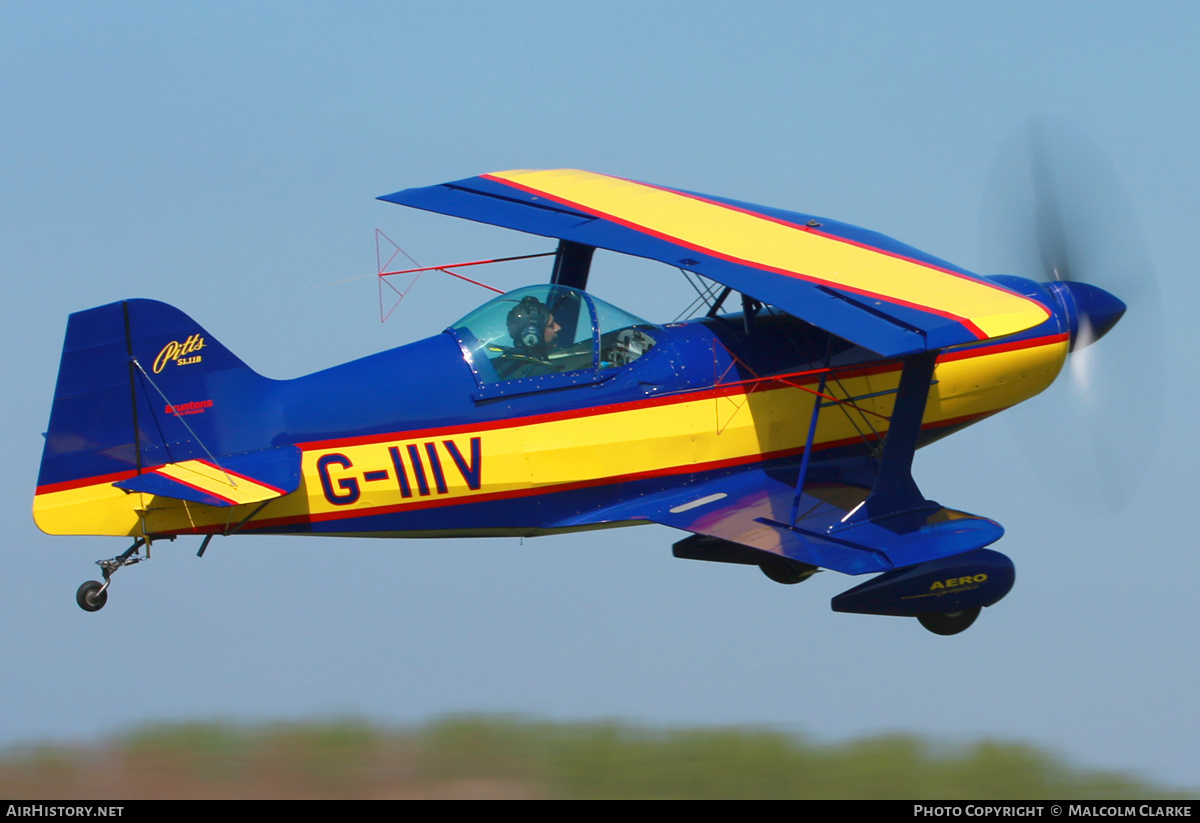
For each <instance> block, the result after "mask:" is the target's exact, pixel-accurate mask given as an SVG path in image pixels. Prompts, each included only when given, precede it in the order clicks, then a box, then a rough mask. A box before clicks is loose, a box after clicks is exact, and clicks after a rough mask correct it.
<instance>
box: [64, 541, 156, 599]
mask: <svg viewBox="0 0 1200 823" xmlns="http://www.w3.org/2000/svg"><path fill="white" fill-rule="evenodd" d="M146 545H148V544H147V543H146V538H144V537H139V538H136V539H135V540H134V541H133V545H132V546H130V547H129V548H128V549H126V550H125V552H124V554H119V555H117V556H116V557H112V558H109V559H108V560H97V561H96V565H97V566H99V567H100V571H101V573H102V574H103V575H104V582H103V583H101V582H100V581H99V580H89V581H87V582H86V583H84V584H83V585H82V586H80V587H79V590H78V591H76V592H75V602H76V603H78V604H79V608H81V609H83V610H84V611H85V612H98V611H100V610H101V609H103V608H104V604H105V603H107V602H108V584H109V583H111V582H112V576H113V575H114V574H115V573H116V571H117V569H119V568H121V567H122V566H132V565H134V564H135V563H141V562H142V561H143V560H149V559H150V550H149V548H147V549H146V556H145V557H142V556H141V555H140V554H138V553H137V551H138V549H140V548H141V547H142V546H146Z"/></svg>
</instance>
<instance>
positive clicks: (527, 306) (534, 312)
mask: <svg viewBox="0 0 1200 823" xmlns="http://www.w3.org/2000/svg"><path fill="white" fill-rule="evenodd" d="M549 322H550V309H549V308H547V307H546V305H545V304H544V303H542V301H540V300H538V299H537V298H536V297H534V296H533V295H531V294H529V295H526V296H525V297H522V298H521V302H520V303H518V304H517V305H516V306H515V307H514V308H513V310H512V311H510V312H509V313H508V333H509V334H510V335H511V336H512V339H513V342H514V343H515V344H516V345H517V346H519V347H521V348H526V349H532V348H534V347H535V346H538V345H540V344H541V343H542V342H543V334H544V333H545V329H546V325H547V324H548V323H549Z"/></svg>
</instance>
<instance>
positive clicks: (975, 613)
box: [917, 606, 979, 636]
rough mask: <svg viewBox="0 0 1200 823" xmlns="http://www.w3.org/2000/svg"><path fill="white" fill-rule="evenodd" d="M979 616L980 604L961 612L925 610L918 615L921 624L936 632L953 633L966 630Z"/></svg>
mask: <svg viewBox="0 0 1200 823" xmlns="http://www.w3.org/2000/svg"><path fill="white" fill-rule="evenodd" d="M976 617H979V606H974V607H972V608H969V609H963V610H962V611H960V612H945V613H943V612H925V613H923V614H918V615H917V620H920V621H921V625H922V626H924V627H925V628H926V629H928V630H929V631H931V632H933V633H934V634H940V635H947V636H948V635H952V634H958V633H959V632H965V631H966V630H967V629H969V628H970V627H971V624H972V623H974V622H975V618H976Z"/></svg>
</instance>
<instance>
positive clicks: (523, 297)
mask: <svg viewBox="0 0 1200 823" xmlns="http://www.w3.org/2000/svg"><path fill="white" fill-rule="evenodd" d="M656 330H657V326H654V325H653V324H651V323H647V322H646V321H645V320H642V319H641V318H640V317H635V316H634V315H632V314H629V313H628V312H625V311H622V310H621V309H618V308H617V307H616V306H613V305H610V304H608V303H605V302H604V301H603V300H599V299H597V298H595V297H593V296H592V295H590V294H588V293H586V292H583V291H580V290H579V289H572V288H568V287H566V286H555V285H549V284H547V285H541V286H526V287H525V288H522V289H516V290H515V291H510V292H508V293H507V294H504V295H501V296H500V297H497V298H496V299H494V300H491V301H489V302H487V303H485V304H484V305H482V306H480V307H479V308H478V309H476V310H475V311H473V312H471V313H470V314H468V315H467V316H466V317H464V318H463V319H462V320H459V321H458V322H457V323H455V324H453V325H452V326H451V327H450V328H449V329H448V331H449V332H450V333H451V334H452V335H454V337H455V338H456V339H457V340H458V342H459V345H460V346H461V347H462V349H463V354H464V355H465V357H466V360H467V362H468V363H470V364H471V366H472V368H473V369H474V371H475V374H476V375H477V376H478V378H479V381H480V382H481V383H494V382H498V381H504V380H516V379H520V378H525V377H540V376H544V375H549V374H561V373H567V372H579V371H599V370H603V369H611V368H616V367H619V366H624V365H626V364H628V363H632V362H633V361H634V360H636V359H638V358H639V357H641V356H642V355H643V354H645V353H646V352H648V351H649V350H650V349H651V348H653V347H654V343H655V340H654V333H655V331H656Z"/></svg>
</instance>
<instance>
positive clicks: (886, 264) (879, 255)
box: [379, 169, 1050, 357]
mask: <svg viewBox="0 0 1200 823" xmlns="http://www.w3.org/2000/svg"><path fill="white" fill-rule="evenodd" d="M379 199H380V200H386V201H389V202H392V203H400V204H402V205H406V206H412V207H415V208H419V209H424V210H427V211H434V212H440V213H442V214H448V215H452V216H455V217H465V218H468V219H470V220H477V221H479V222H483V223H491V224H494V225H497V226H504V227H506V228H511V229H516V230H518V231H525V232H530V233H532V234H540V235H544V236H547V237H556V238H560V239H563V240H569V241H572V242H576V243H581V244H583V245H587V246H594V247H596V248H602V249H609V250H611V251H616V252H621V253H623V254H630V255H635V256H638V257H647V258H650V259H652V260H659V261H662V262H663V263H667V264H669V265H672V266H678V267H680V268H684V269H687V270H689V271H693V272H696V273H698V274H701V275H703V276H705V277H707V278H709V279H711V280H715V281H717V282H718V283H722V284H724V285H726V286H729V287H731V288H733V289H735V290H737V291H739V292H741V293H743V294H749V295H753V296H754V297H755V298H756V299H758V300H761V301H763V302H765V303H769V304H771V305H773V306H776V307H778V308H780V309H783V310H784V311H786V312H788V313H789V314H791V315H794V316H795V317H799V318H800V319H802V320H805V321H806V322H809V323H812V324H813V325H816V326H819V327H821V328H823V329H826V330H828V331H830V332H832V333H833V334H836V335H837V336H839V337H842V338H844V339H846V340H849V341H851V342H853V343H857V344H859V345H861V346H865V347H866V348H869V349H871V350H873V351H876V352H878V353H879V354H881V355H884V356H885V357H900V356H903V355H907V354H913V353H916V352H921V351H929V350H933V349H942V348H946V347H949V346H955V345H960V344H965V343H975V342H978V341H980V340H985V339H988V338H992V337H1001V336H1004V335H1008V334H1013V333H1015V332H1019V331H1023V330H1025V329H1028V328H1032V327H1033V326H1036V325H1038V324H1039V323H1042V322H1043V321H1044V320H1046V319H1047V317H1049V316H1050V312H1049V310H1048V309H1046V308H1045V307H1044V306H1042V305H1041V304H1040V303H1038V302H1037V301H1035V300H1031V299H1029V298H1027V297H1024V296H1021V295H1019V294H1016V293H1015V292H1012V291H1009V290H1008V289H1005V288H1003V287H1001V286H999V285H997V284H995V283H992V282H991V281H988V280H984V279H983V278H980V277H977V276H975V275H973V274H971V273H969V272H967V271H964V270H963V269H960V268H957V267H954V266H951V265H950V264H949V263H946V262H944V261H941V260H937V259H936V258H933V257H930V256H929V255H926V254H923V253H922V252H919V251H917V250H916V249H913V248H911V247H909V246H905V245H903V244H901V243H898V242H896V241H895V240H892V239H891V238H889V237H885V236H884V235H881V234H876V233H874V232H868V231H864V230H862V229H858V228H856V227H854V226H850V225H847V224H844V223H836V222H834V221H830V220H824V219H821V220H817V219H810V218H809V216H808V215H801V214H796V213H794V212H787V211H782V210H778V209H770V208H765V207H762V206H756V205H753V204H750V203H741V202H738V201H734V200H727V199H722V198H716V197H709V196H707V195H701V194H695V193H692V192H686V191H680V190H676V189H668V188H663V187H660V186H652V185H649V184H646V183H639V182H636V181H633V180H625V179H622V178H618V177H609V176H606V175H602V174H594V173H592V172H586V171H576V170H573V169H558V170H550V171H530V170H520V171H506V172H496V173H493V174H485V175H482V176H480V177H471V178H468V179H466V180H459V181H457V182H453V183H446V184H444V185H440V186H430V187H427V188H419V189H407V190H405V191H399V192H396V193H394V194H389V195H385V196H383V197H381V198H379Z"/></svg>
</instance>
